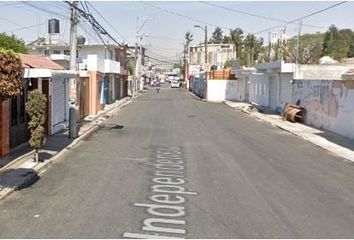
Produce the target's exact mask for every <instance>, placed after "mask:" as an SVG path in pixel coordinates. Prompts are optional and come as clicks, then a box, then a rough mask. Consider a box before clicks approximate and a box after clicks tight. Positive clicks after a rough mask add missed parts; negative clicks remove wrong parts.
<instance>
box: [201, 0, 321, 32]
mask: <svg viewBox="0 0 354 240" xmlns="http://www.w3.org/2000/svg"><path fill="white" fill-rule="evenodd" d="M200 2H201V3H203V4H206V5H209V6H213V7H217V8H220V9H224V10H227V11H231V12H236V13H240V14H244V15H248V16H252V17H256V18H262V19H266V20H270V21H276V22H282V23H289V22H288V21H285V20H283V19H279V18H274V17H268V16H263V15H259V14H255V13H250V12H246V11H242V10H238V9H233V8H229V7H225V6H221V5H217V4H214V3H212V2H205V1H200ZM303 25H304V26H308V27H313V28H321V29H323V28H324V27H320V26H315V25H310V24H303Z"/></svg>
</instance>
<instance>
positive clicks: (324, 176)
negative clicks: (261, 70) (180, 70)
mask: <svg viewBox="0 0 354 240" xmlns="http://www.w3.org/2000/svg"><path fill="white" fill-rule="evenodd" d="M171 161H173V162H171ZM162 168H163V169H164V170H165V173H164V174H165V176H158V174H160V175H163V174H161V173H162ZM171 168H172V169H173V171H171ZM166 170H168V171H170V172H169V173H170V174H166ZM168 171H167V172H168ZM166 175H172V176H169V177H168V176H166ZM0 213H1V215H0V237H1V238H122V237H123V236H124V237H144V236H145V237H149V236H150V237H151V236H153V235H154V234H158V235H159V236H173V237H181V238H333V237H335V238H352V237H354V166H353V164H351V163H348V162H345V161H343V160H342V159H339V158H337V157H334V156H332V155H330V154H329V153H327V152H326V151H324V150H322V149H320V148H318V147H316V146H314V145H311V144H310V143H308V142H306V141H303V140H301V139H299V138H297V137H295V136H292V135H290V134H289V133H286V132H283V131H281V130H279V129H277V128H275V127H273V126H270V125H267V124H265V123H263V122H260V121H257V120H255V119H253V118H251V117H250V116H247V115H245V114H243V113H240V112H237V111H234V110H232V109H231V108H229V107H227V106H226V105H223V104H214V103H206V102H203V101H199V100H196V99H193V98H192V97H191V96H190V95H188V94H187V93H186V92H184V91H179V90H178V89H169V88H166V89H162V91H161V93H160V94H157V93H155V92H154V91H149V92H145V93H144V94H143V95H142V96H140V97H139V98H137V99H136V100H135V101H134V102H133V103H131V104H130V105H128V106H127V107H126V108H124V109H123V110H121V111H120V112H119V114H118V115H117V116H114V117H113V118H111V119H109V121H108V122H107V124H106V125H105V126H104V127H103V128H102V129H100V130H99V131H98V132H97V133H95V134H94V135H93V136H92V137H91V138H90V139H88V140H87V141H85V142H83V143H82V144H80V145H79V146H78V147H77V148H75V149H74V150H72V151H71V152H69V153H68V154H67V155H66V156H65V157H64V158H63V159H61V160H59V161H58V162H57V163H55V164H54V165H53V166H52V167H50V168H49V169H48V170H47V172H45V173H44V174H43V175H42V176H41V179H40V180H39V181H37V182H36V183H35V184H34V185H32V186H31V187H29V188H26V189H23V190H21V191H18V192H16V193H15V194H13V195H11V196H10V197H9V198H7V199H6V200H5V201H4V202H3V203H2V204H1V205H0ZM143 228H144V229H143ZM137 234H145V235H144V236H143V235H137Z"/></svg>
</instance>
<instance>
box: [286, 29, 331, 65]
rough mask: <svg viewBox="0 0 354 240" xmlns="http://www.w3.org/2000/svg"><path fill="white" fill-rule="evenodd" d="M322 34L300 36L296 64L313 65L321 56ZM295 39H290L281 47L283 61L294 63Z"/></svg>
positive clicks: (295, 52) (295, 54)
mask: <svg viewBox="0 0 354 240" xmlns="http://www.w3.org/2000/svg"><path fill="white" fill-rule="evenodd" d="M324 35H325V34H324V33H319V32H317V33H311V34H304V35H301V36H300V40H299V55H298V63H300V64H307V63H308V64H315V63H318V62H319V59H320V58H321V57H322V56H323V42H324ZM297 42H298V40H297V37H293V38H290V39H289V40H288V41H287V42H286V43H285V44H284V46H283V49H284V52H285V59H284V60H285V61H287V62H296V56H297Z"/></svg>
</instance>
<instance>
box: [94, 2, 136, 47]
mask: <svg viewBox="0 0 354 240" xmlns="http://www.w3.org/2000/svg"><path fill="white" fill-rule="evenodd" d="M88 4H89V5H90V7H91V8H92V9H93V10H94V11H95V12H96V13H97V14H98V15H99V16H100V17H101V18H102V19H103V20H104V21H105V22H106V23H107V24H108V25H109V26H110V27H111V28H112V29H113V31H115V32H116V33H117V34H118V35H119V36H120V37H121V38H122V39H123V40H125V41H126V42H129V40H127V38H126V37H124V36H123V35H122V34H121V33H120V32H119V31H118V30H117V29H116V28H115V27H114V26H113V25H112V24H111V23H110V22H109V21H108V20H107V19H106V18H105V17H104V16H103V15H102V14H101V13H100V12H99V11H98V10H97V9H96V8H95V7H94V6H93V5H92V4H91V3H90V2H88Z"/></svg>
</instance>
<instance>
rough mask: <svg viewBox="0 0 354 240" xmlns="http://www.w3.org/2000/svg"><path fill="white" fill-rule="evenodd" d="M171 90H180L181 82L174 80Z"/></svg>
mask: <svg viewBox="0 0 354 240" xmlns="http://www.w3.org/2000/svg"><path fill="white" fill-rule="evenodd" d="M171 88H179V81H178V80H172V81H171Z"/></svg>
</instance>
